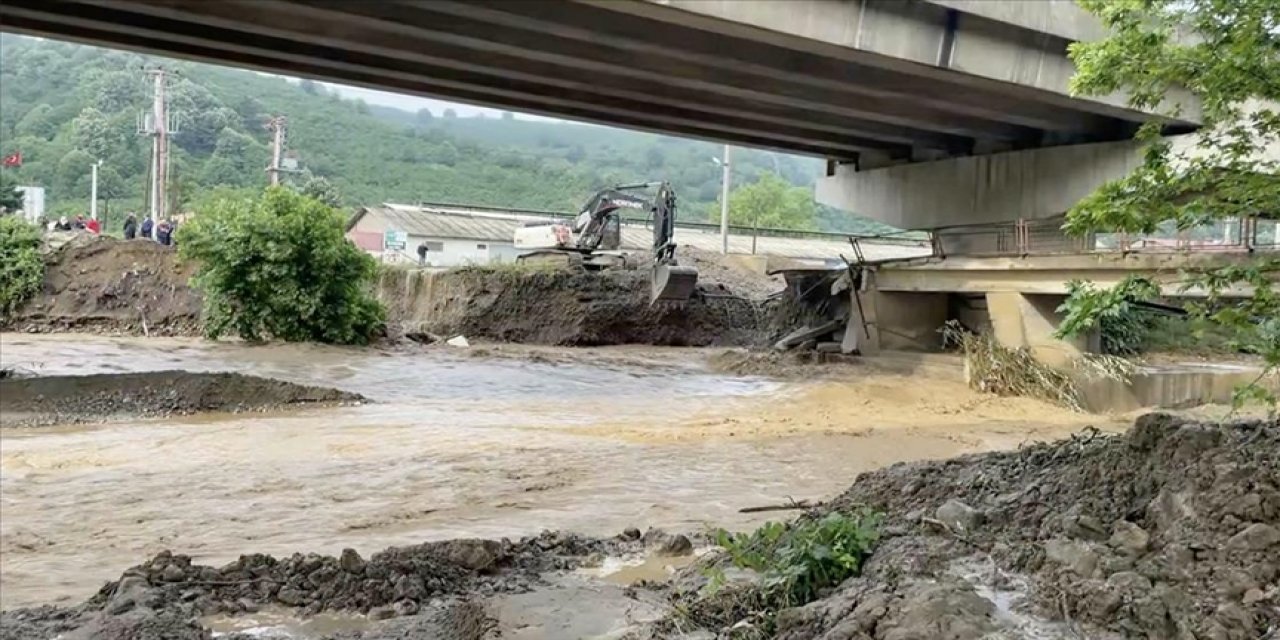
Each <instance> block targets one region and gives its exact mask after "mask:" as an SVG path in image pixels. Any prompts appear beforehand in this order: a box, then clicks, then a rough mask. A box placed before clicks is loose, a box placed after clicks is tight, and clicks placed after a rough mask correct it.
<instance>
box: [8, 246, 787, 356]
mask: <svg viewBox="0 0 1280 640" xmlns="http://www.w3.org/2000/svg"><path fill="white" fill-rule="evenodd" d="M686 262H688V263H690V264H694V265H696V266H697V267H698V268H699V269H700V270H701V272H702V276H701V277H700V285H699V291H698V293H697V295H695V297H694V299H693V300H691V301H690V302H689V303H687V304H684V305H675V304H658V305H652V306H651V305H650V304H649V300H648V295H649V272H648V270H647V269H645V268H633V269H620V270H608V271H600V272H590V273H587V272H579V271H570V270H550V269H522V268H518V267H512V266H510V265H507V266H502V267H496V268H489V267H474V268H471V267H469V268H462V269H457V270H453V271H447V272H425V271H417V270H400V269H387V270H386V271H385V272H384V273H383V275H382V277H381V280H380V282H379V283H378V286H377V295H378V297H379V298H380V299H381V300H382V301H383V303H384V304H385V305H386V306H387V309H388V330H389V333H390V334H391V336H392V337H393V338H395V337H399V336H402V335H403V334H405V333H416V334H419V335H423V334H432V335H437V336H446V337H447V336H449V335H466V336H468V337H469V338H479V339H489V340H497V341H504V342H520V343H532V344H547V345H562V346H588V345H612V344H650V345H675V346H707V345H724V346H730V345H732V346H755V345H766V344H769V343H770V341H771V340H773V339H776V337H777V336H779V335H781V334H783V333H785V332H787V331H790V330H792V329H794V328H795V327H797V326H799V324H801V323H803V319H804V315H805V313H806V311H805V310H804V309H803V306H802V305H795V304H792V303H793V302H794V301H793V300H791V299H790V298H788V297H787V296H780V297H774V298H772V299H769V300H766V299H765V298H766V297H767V296H768V294H769V293H777V292H780V291H782V289H783V288H784V287H785V283H783V282H781V280H780V279H779V278H777V277H775V276H767V275H764V274H758V273H753V272H751V271H748V270H745V269H743V268H741V267H739V266H735V265H732V264H729V263H727V262H723V261H721V260H720V259H719V257H718V256H716V255H715V254H707V253H705V252H702V253H698V254H697V255H693V254H691V255H690V256H689V257H688V260H687V261H686ZM194 271H195V265H192V264H184V263H182V262H180V261H178V259H177V251H176V250H175V249H174V248H173V247H165V246H161V245H159V244H156V243H154V242H146V241H124V240H118V239H115V238H109V237H97V236H89V235H79V236H75V237H74V238H73V239H72V240H71V241H69V242H67V243H66V244H64V245H62V246H59V247H57V248H55V249H51V250H50V251H49V253H48V254H47V257H46V273H45V281H44V287H43V288H42V290H41V292H40V293H39V294H38V295H37V296H36V297H35V298H33V299H32V300H31V301H29V302H28V303H27V304H25V305H24V306H23V307H22V308H21V309H19V310H18V311H17V312H16V313H15V314H13V316H12V317H9V318H7V319H4V320H3V321H0V328H2V329H5V330H10V331H20V332H67V331H78V332H91V333H106V334H122V335H199V333H200V329H201V322H200V310H201V299H200V295H199V292H197V291H195V290H193V289H191V287H190V286H189V280H190V277H191V275H192V274H193V273H194Z"/></svg>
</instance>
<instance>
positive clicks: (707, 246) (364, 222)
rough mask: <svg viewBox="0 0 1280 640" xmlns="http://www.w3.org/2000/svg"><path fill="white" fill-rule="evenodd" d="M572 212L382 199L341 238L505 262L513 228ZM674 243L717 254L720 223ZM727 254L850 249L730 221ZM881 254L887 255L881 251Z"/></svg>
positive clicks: (367, 246) (639, 232)
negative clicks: (743, 225) (414, 203)
mask: <svg viewBox="0 0 1280 640" xmlns="http://www.w3.org/2000/svg"><path fill="white" fill-rule="evenodd" d="M572 217H573V214H570V213H558V212H553V211H537V210H530V209H511V208H503V207H481V206H472V205H455V204H433V203H424V204H419V205H404V204H390V203H388V204H383V205H381V206H374V207H363V208H361V209H360V210H359V211H358V212H356V214H355V216H353V217H352V218H351V220H350V221H349V222H348V224H347V237H348V238H350V239H351V240H352V241H353V242H355V243H356V244H357V245H358V246H359V247H360V248H362V249H364V250H365V251H368V252H369V253H371V254H373V256H374V257H376V258H378V259H379V260H381V261H384V262H413V263H416V262H417V261H418V254H417V247H418V245H419V244H424V243H425V244H426V246H427V250H428V251H427V258H426V261H427V264H428V265H429V266H435V267H453V266H459V265H465V264H487V263H493V262H510V261H513V260H515V258H516V257H517V256H519V255H520V254H521V253H524V252H525V251H522V250H519V249H516V248H515V245H514V242H513V241H514V238H515V232H516V229H518V228H520V226H522V225H524V224H528V223H536V222H546V221H547V220H553V219H559V220H564V221H566V222H567V221H569V220H570V219H571V218H572ZM675 241H676V244H677V245H679V246H684V247H693V248H696V249H702V250H705V251H713V252H719V251H720V246H721V238H720V229H719V227H718V226H717V225H712V224H705V223H688V222H679V223H677V227H676V236H675ZM652 244H653V231H652V229H651V228H650V227H649V226H647V225H645V224H644V223H642V222H639V221H624V222H623V224H622V250H624V251H634V252H647V251H648V250H649V248H650V247H651V246H652ZM866 251H869V252H870V253H872V254H875V255H867V256H866V258H867V259H871V260H874V259H878V258H885V257H893V256H890V255H888V253H892V254H894V256H896V255H897V254H899V253H901V252H902V251H903V248H902V247H901V246H894V245H870V246H869V247H868V248H867V249H866ZM729 252H730V253H737V254H759V255H767V256H777V257H782V258H790V259H792V260H799V261H805V262H814V263H824V264H831V265H838V264H842V262H841V258H840V256H841V254H844V255H850V246H849V242H848V238H847V236H845V235H843V234H833V233H821V232H808V231H783V230H777V229H760V230H753V229H746V228H741V227H732V228H731V229H730V234H729ZM881 252H887V253H886V255H883V256H882V255H879V253H881Z"/></svg>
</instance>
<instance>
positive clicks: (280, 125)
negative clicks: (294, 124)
mask: <svg viewBox="0 0 1280 640" xmlns="http://www.w3.org/2000/svg"><path fill="white" fill-rule="evenodd" d="M285 124H286V123H285V119H284V116H276V117H274V118H272V119H271V120H269V121H267V128H268V129H270V130H271V166H269V167H267V173H268V174H270V176H271V186H273V187H274V186H276V185H278V184H280V155H281V154H282V153H284V127H285Z"/></svg>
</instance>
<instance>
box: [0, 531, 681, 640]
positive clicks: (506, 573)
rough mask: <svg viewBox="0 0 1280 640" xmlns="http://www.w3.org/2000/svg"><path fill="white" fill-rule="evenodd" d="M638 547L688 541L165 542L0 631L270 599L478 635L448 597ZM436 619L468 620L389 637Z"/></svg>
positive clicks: (546, 537)
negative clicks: (291, 545) (221, 545)
mask: <svg viewBox="0 0 1280 640" xmlns="http://www.w3.org/2000/svg"><path fill="white" fill-rule="evenodd" d="M646 548H648V549H651V550H659V551H662V550H668V551H674V552H678V553H688V552H689V551H690V550H691V548H692V544H691V542H690V541H689V539H687V538H685V537H684V536H680V535H672V534H667V533H665V532H662V531H659V530H650V531H648V532H646V533H645V534H644V535H643V536H642V535H641V534H640V532H639V531H638V530H635V529H631V530H628V531H626V532H624V533H623V534H621V535H619V536H617V537H614V538H587V537H582V536H577V535H571V534H563V533H559V532H543V533H542V534H540V535H538V536H533V537H526V538H523V539H521V540H519V541H517V542H512V541H509V540H505V539H504V540H502V541H493V540H474V539H464V540H447V541H443V542H429V543H425V544H420V545H414V546H409V547H392V548H389V549H387V550H385V551H382V552H380V553H376V554H373V555H372V556H371V557H369V558H368V559H365V558H362V557H361V556H360V555H359V554H358V553H357V552H356V551H355V550H353V549H345V550H343V552H342V554H341V555H340V556H338V557H333V556H324V555H318V554H306V555H303V554H294V555H292V556H290V557H288V558H275V557H272V556H269V555H262V554H253V555H244V556H241V557H240V558H239V559H237V560H235V561H234V562H231V563H228V564H226V565H224V566H222V567H211V566H203V565H197V564H193V563H192V562H191V558H189V557H187V556H183V555H176V554H173V553H170V552H168V551H165V552H162V553H160V554H158V555H156V556H155V557H153V558H152V559H150V560H148V561H146V562H145V563H143V564H141V565H138V566H135V567H132V568H130V569H128V570H126V571H125V572H124V574H123V575H122V576H121V577H120V579H119V580H116V581H112V582H109V583H107V584H106V585H104V586H103V587H102V589H101V590H99V591H98V593H97V594H95V595H94V596H93V597H91V598H90V599H89V600H87V601H86V602H84V603H83V604H81V605H78V606H75V607H67V608H58V607H50V606H44V607H34V608H25V609H16V610H12V611H5V612H4V613H3V614H0V640H10V639H13V640H17V639H18V638H22V639H24V640H30V639H32V638H53V637H60V638H61V637H65V638H101V639H104V640H108V639H109V640H115V639H117V638H119V639H121V640H123V639H124V638H130V639H133V638H157V639H158V638H165V639H170V640H186V639H192V640H194V639H201V640H203V639H205V638H208V637H209V631H208V629H205V628H203V627H202V626H201V625H199V624H198V623H197V622H195V621H194V619H195V618H197V617H199V616H208V615H215V614H244V613H253V612H256V611H258V610H259V608H261V607H264V606H273V605H274V606H285V607H292V608H296V609H298V610H299V611H300V613H301V614H302V615H309V614H315V613H319V612H321V611H338V610H341V611H352V612H359V613H364V614H367V615H368V617H369V619H371V620H383V619H387V618H401V617H403V618H406V621H405V622H402V623H400V624H398V625H390V626H389V627H388V629H389V631H388V630H387V629H383V630H375V631H373V632H371V633H370V635H367V636H366V635H365V634H364V633H359V632H357V633H349V634H342V635H341V637H343V638H353V639H356V638H365V637H369V638H374V637H376V638H384V637H385V638H390V637H397V638H401V637H475V638H477V639H478V638H480V637H481V634H483V633H484V632H485V630H486V627H487V625H486V624H484V618H485V615H484V610H483V608H481V607H479V606H478V605H476V604H475V603H465V602H459V601H457V600H451V599H450V598H451V597H453V596H460V595H466V596H474V597H479V598H482V597H489V596H493V595H495V594H499V593H521V592H527V591H529V590H531V589H534V588H536V587H537V586H539V585H540V584H541V580H542V578H541V575H542V574H544V573H546V572H550V571H564V570H569V569H573V568H576V567H578V566H580V565H582V564H583V563H585V562H588V561H594V560H597V559H598V558H600V557H602V556H604V555H624V554H634V553H638V552H641V551H643V550H644V549H646ZM440 628H444V629H446V630H448V631H450V632H451V633H458V632H460V631H462V630H466V629H470V630H472V631H473V632H474V635H471V634H463V635H458V636H451V635H450V636H438V635H412V634H410V635H399V633H400V631H398V630H403V629H414V630H415V633H419V632H423V631H424V630H426V629H440ZM384 631H385V633H384ZM224 637H227V638H230V639H236V638H248V637H257V636H246V635H240V634H231V635H228V636H224ZM486 637H487V636H486Z"/></svg>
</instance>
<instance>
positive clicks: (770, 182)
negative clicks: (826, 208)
mask: <svg viewBox="0 0 1280 640" xmlns="http://www.w3.org/2000/svg"><path fill="white" fill-rule="evenodd" d="M814 212H815V209H814V204H813V195H812V194H811V193H810V192H809V190H808V189H805V188H804V187H793V186H791V184H790V183H788V182H787V181H786V180H783V179H782V178H780V177H778V175H777V174H775V173H764V174H762V175H761V176H760V178H759V179H757V180H756V181H755V182H752V183H750V184H745V185H742V186H740V187H737V188H736V189H734V190H733V191H730V192H729V223H730V224H733V225H738V226H744V227H754V226H759V227H760V228H772V229H798V230H806V229H813V228H814ZM709 217H710V218H711V219H712V220H713V221H718V220H719V219H720V203H719V202H718V201H717V202H716V203H715V204H714V205H713V206H712V207H711V208H710V216H709Z"/></svg>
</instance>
